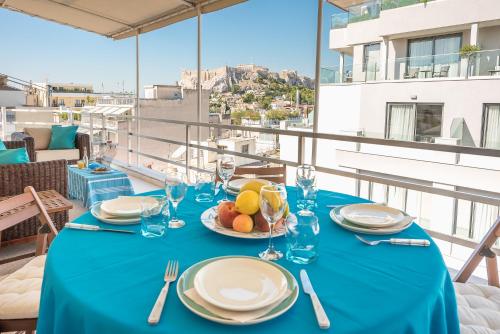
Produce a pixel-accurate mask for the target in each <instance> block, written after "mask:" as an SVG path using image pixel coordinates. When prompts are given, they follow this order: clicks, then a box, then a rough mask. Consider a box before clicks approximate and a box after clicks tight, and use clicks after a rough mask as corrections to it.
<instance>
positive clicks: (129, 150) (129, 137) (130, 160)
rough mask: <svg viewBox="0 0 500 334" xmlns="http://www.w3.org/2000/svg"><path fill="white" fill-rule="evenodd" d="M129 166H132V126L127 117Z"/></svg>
mask: <svg viewBox="0 0 500 334" xmlns="http://www.w3.org/2000/svg"><path fill="white" fill-rule="evenodd" d="M127 166H132V124H131V119H130V118H129V117H127Z"/></svg>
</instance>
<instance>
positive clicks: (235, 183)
mask: <svg viewBox="0 0 500 334" xmlns="http://www.w3.org/2000/svg"><path fill="white" fill-rule="evenodd" d="M251 181H259V182H263V183H265V184H272V183H271V181H268V180H264V179H247V178H242V179H235V180H231V181H229V182H228V183H227V187H228V190H231V191H233V192H239V191H240V189H241V188H242V187H243V186H244V185H245V184H247V183H248V182H251Z"/></svg>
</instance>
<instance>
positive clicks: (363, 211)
mask: <svg viewBox="0 0 500 334" xmlns="http://www.w3.org/2000/svg"><path fill="white" fill-rule="evenodd" d="M330 218H331V219H332V220H333V221H334V222H335V223H337V224H338V225H339V226H341V227H343V228H345V229H347V230H350V231H354V232H359V233H366V234H393V233H398V232H401V231H403V230H404V229H407V228H408V227H410V226H411V224H412V223H413V220H414V217H411V216H409V215H408V214H406V213H405V212H403V211H400V210H398V209H394V208H391V207H387V206H384V205H378V204H368V203H367V204H351V205H345V206H339V207H336V208H334V209H332V210H331V211H330Z"/></svg>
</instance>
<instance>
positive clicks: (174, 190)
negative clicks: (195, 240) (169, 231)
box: [165, 172, 188, 228]
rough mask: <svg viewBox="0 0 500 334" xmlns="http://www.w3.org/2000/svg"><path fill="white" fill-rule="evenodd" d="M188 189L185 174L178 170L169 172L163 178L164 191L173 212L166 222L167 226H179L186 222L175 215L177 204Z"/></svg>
mask: <svg viewBox="0 0 500 334" xmlns="http://www.w3.org/2000/svg"><path fill="white" fill-rule="evenodd" d="M187 189H188V185H187V179H186V175H185V174H183V173H180V172H171V173H169V174H168V175H167V177H166V178H165V192H166V194H167V197H168V200H169V201H170V203H172V208H173V213H172V216H171V218H170V221H169V222H168V227H169V228H181V227H184V225H186V223H185V222H184V221H183V220H182V219H179V218H178V217H177V206H178V205H179V203H180V202H181V201H182V200H183V199H184V196H185V195H186V192H187Z"/></svg>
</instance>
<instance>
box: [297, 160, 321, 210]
mask: <svg viewBox="0 0 500 334" xmlns="http://www.w3.org/2000/svg"><path fill="white" fill-rule="evenodd" d="M295 182H296V185H297V192H298V194H297V199H298V200H297V207H298V208H300V209H306V210H307V209H308V208H309V207H311V206H314V203H310V202H311V200H312V201H313V202H314V199H313V198H312V197H315V196H314V195H315V194H311V195H313V196H309V195H310V193H314V192H315V191H316V190H315V188H314V186H315V183H316V169H315V168H314V167H313V166H311V165H301V166H298V167H297V173H296V181H295Z"/></svg>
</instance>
